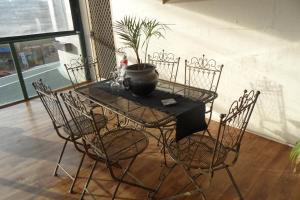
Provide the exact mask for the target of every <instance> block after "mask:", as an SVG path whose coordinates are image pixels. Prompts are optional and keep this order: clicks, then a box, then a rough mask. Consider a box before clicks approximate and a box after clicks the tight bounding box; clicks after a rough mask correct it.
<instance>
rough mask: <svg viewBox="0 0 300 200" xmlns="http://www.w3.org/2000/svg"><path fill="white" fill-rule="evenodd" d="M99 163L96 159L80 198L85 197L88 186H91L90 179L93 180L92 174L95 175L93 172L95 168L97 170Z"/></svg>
mask: <svg viewBox="0 0 300 200" xmlns="http://www.w3.org/2000/svg"><path fill="white" fill-rule="evenodd" d="M97 163H98V161H97V160H96V161H95V163H94V165H93V168H92V170H91V173H90V175H89V177H88V180H87V181H86V183H85V186H84V188H83V191H82V193H81V196H80V200H82V199H83V197H84V195H85V193H86V191H87V188H88V186H89V183H90V181H91V178H92V176H93V173H94V170H95V168H96V165H97Z"/></svg>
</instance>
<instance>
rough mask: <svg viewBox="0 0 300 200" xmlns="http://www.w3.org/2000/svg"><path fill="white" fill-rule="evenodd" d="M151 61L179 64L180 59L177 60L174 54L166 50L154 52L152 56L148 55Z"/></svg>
mask: <svg viewBox="0 0 300 200" xmlns="http://www.w3.org/2000/svg"><path fill="white" fill-rule="evenodd" d="M148 58H149V60H155V61H160V62H175V63H177V62H178V59H179V58H176V57H175V55H174V54H173V53H166V52H165V51H164V50H162V51H161V52H154V53H153V54H152V56H150V55H148Z"/></svg>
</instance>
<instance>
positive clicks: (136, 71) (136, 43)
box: [114, 16, 169, 96]
mask: <svg viewBox="0 0 300 200" xmlns="http://www.w3.org/2000/svg"><path fill="white" fill-rule="evenodd" d="M114 28H115V30H116V33H117V34H118V35H119V37H120V39H121V40H122V41H123V43H124V44H125V45H126V47H128V48H131V49H132V50H133V51H134V53H135V56H136V60H137V63H136V64H133V65H129V66H127V68H126V70H125V78H124V85H125V87H126V88H128V89H129V90H131V92H132V93H133V94H135V95H138V96H146V95H148V94H150V93H151V92H152V91H153V90H154V89H155V87H156V84H157V81H158V74H157V72H156V71H155V66H153V65H151V64H148V63H145V62H146V58H147V51H148V47H149V44H150V40H151V39H152V38H164V33H165V32H166V30H168V29H169V27H168V26H167V25H166V24H162V23H160V22H158V21H157V20H156V19H148V18H143V19H141V18H137V17H131V16H124V18H123V19H121V20H119V21H116V23H115V25H114ZM143 53H144V62H143V61H142V59H141V55H142V54H143Z"/></svg>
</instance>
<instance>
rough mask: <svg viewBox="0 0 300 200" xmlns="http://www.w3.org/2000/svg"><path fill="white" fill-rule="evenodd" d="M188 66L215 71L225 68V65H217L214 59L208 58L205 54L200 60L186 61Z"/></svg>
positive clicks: (194, 58)
mask: <svg viewBox="0 0 300 200" xmlns="http://www.w3.org/2000/svg"><path fill="white" fill-rule="evenodd" d="M186 65H188V66H190V67H199V68H202V69H207V70H215V71H221V70H222V67H223V65H217V62H216V61H215V60H214V59H208V58H206V57H205V55H204V54H203V55H202V57H200V58H197V57H192V58H191V60H190V61H187V60H186Z"/></svg>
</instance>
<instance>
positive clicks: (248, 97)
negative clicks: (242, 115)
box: [224, 90, 260, 120]
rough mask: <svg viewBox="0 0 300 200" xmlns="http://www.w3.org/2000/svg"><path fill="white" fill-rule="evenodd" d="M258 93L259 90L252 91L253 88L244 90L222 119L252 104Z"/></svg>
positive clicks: (228, 117)
mask: <svg viewBox="0 0 300 200" xmlns="http://www.w3.org/2000/svg"><path fill="white" fill-rule="evenodd" d="M259 94H260V92H259V91H257V92H254V90H251V91H250V92H248V91H247V90H244V94H243V96H241V97H240V98H239V99H238V100H236V101H234V102H233V103H232V104H231V106H230V108H229V110H228V113H227V115H226V117H225V118H224V120H228V119H230V118H232V117H233V116H235V115H236V114H237V113H238V112H242V111H243V110H245V109H247V107H249V106H251V104H254V103H255V102H256V99H257V96H258V95H259Z"/></svg>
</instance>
